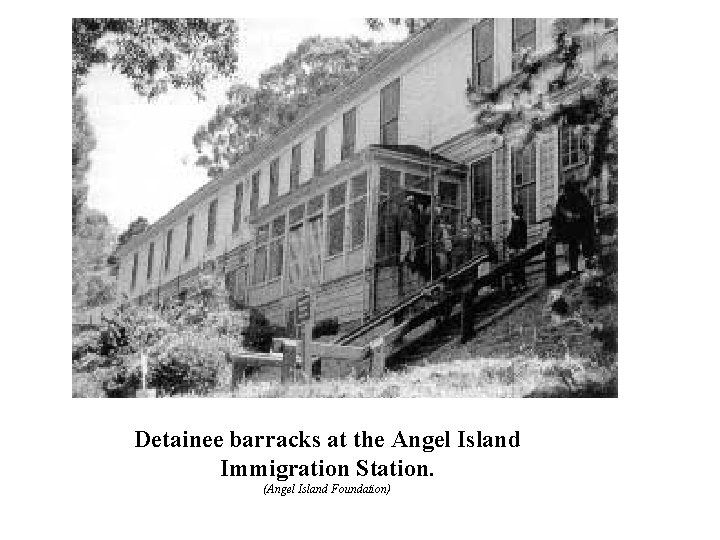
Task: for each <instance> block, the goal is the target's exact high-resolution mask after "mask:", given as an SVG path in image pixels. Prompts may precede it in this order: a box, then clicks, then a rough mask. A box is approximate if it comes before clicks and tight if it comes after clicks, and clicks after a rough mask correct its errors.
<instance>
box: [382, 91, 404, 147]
mask: <svg viewBox="0 0 720 540" xmlns="http://www.w3.org/2000/svg"><path fill="white" fill-rule="evenodd" d="M399 110H400V79H395V80H394V81H393V82H391V83H390V84H388V85H387V86H386V87H385V88H383V89H382V91H381V92H380V144H399V142H398V140H399V136H398V113H399Z"/></svg>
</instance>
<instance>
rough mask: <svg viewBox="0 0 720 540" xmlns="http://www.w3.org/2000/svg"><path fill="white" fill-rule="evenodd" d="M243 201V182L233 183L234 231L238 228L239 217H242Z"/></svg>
mask: <svg viewBox="0 0 720 540" xmlns="http://www.w3.org/2000/svg"><path fill="white" fill-rule="evenodd" d="M242 203H243V184H242V182H238V183H237V184H235V203H234V204H233V224H232V232H233V233H236V232H238V231H239V230H240V218H241V217H242Z"/></svg>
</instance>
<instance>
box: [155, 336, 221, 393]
mask: <svg viewBox="0 0 720 540" xmlns="http://www.w3.org/2000/svg"><path fill="white" fill-rule="evenodd" d="M232 347H233V343H232V342H231V341H229V340H228V339H227V338H221V337H217V336H213V335H209V334H208V333H206V332H197V331H190V330H187V331H184V332H179V333H173V334H170V335H168V336H167V338H166V339H165V340H163V342H162V343H161V344H160V346H158V348H157V350H155V351H153V352H151V356H149V362H148V384H149V385H150V386H153V387H155V388H158V389H159V390H160V391H161V392H162V393H165V394H169V395H174V394H178V393H185V392H196V393H199V394H206V393H207V392H208V390H210V389H213V388H216V387H217V386H219V385H220V383H221V382H223V375H225V371H226V369H227V362H226V354H227V352H228V351H229V350H231V349H232Z"/></svg>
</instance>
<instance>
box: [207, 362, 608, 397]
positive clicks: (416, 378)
mask: <svg viewBox="0 0 720 540" xmlns="http://www.w3.org/2000/svg"><path fill="white" fill-rule="evenodd" d="M614 379H616V371H615V370H614V369H613V367H612V366H610V367H606V366H600V365H598V364H596V363H593V362H592V361H590V360H587V359H582V358H572V357H566V358H561V359H540V358H537V357H536V358H531V357H517V358H470V359H466V358H462V359H455V360H452V361H449V362H445V363H438V364H428V365H423V366H412V367H408V368H406V369H403V370H401V371H396V372H390V373H388V374H387V375H386V376H385V377H383V378H382V379H366V380H354V379H343V380H337V381H320V382H312V383H310V384H305V383H291V384H286V385H280V384H277V383H275V382H247V383H245V384H243V385H240V386H239V387H237V388H236V389H235V390H233V391H232V392H218V393H215V394H213V396H215V397H266V398H272V397H276V398H277V397H317V398H325V397H328V398H329V397H343V398H359V397H364V398H365V397H371V398H372V397H377V398H395V397H405V398H412V397H524V396H538V395H548V396H550V395H558V396H560V395H562V396H570V395H584V393H585V392H587V391H588V390H589V389H596V390H592V391H594V392H597V391H598V389H601V388H605V387H608V386H612V384H613V383H612V381H613V380H614Z"/></svg>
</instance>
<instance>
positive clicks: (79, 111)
mask: <svg viewBox="0 0 720 540" xmlns="http://www.w3.org/2000/svg"><path fill="white" fill-rule="evenodd" d="M85 105H86V102H85V97H84V96H82V95H74V96H73V102H72V181H73V183H72V230H73V233H75V231H76V229H77V225H78V217H79V215H80V211H81V210H82V207H83V205H84V204H85V200H86V198H87V184H86V183H85V175H86V174H87V171H88V169H89V168H90V157H89V156H90V152H92V150H93V149H94V148H95V144H96V140H95V132H94V131H93V128H92V126H91V125H90V122H89V121H88V116H87V110H86V108H85Z"/></svg>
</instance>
